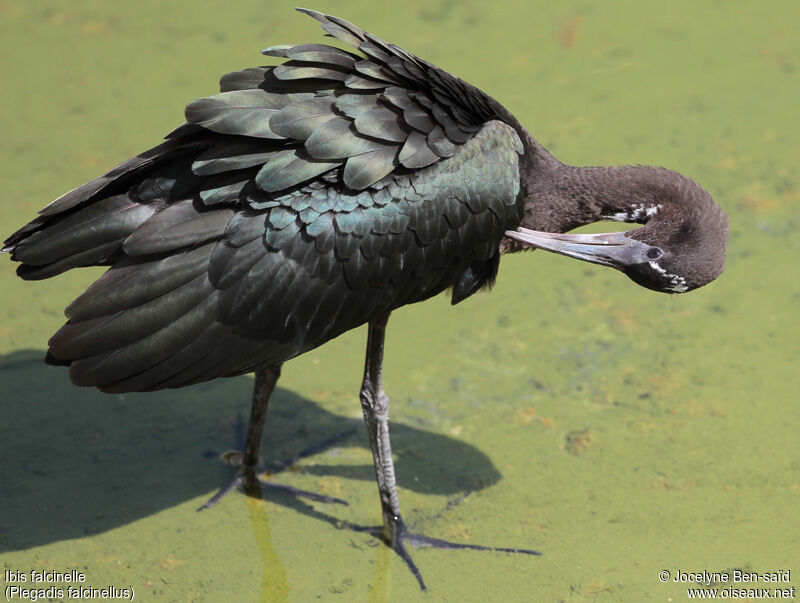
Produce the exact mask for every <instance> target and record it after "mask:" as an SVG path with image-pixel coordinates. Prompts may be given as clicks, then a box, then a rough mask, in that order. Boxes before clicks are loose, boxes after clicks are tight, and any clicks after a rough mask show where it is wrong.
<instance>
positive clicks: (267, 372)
mask: <svg viewBox="0 0 800 603" xmlns="http://www.w3.org/2000/svg"><path fill="white" fill-rule="evenodd" d="M280 376H281V365H280V364H276V365H273V366H269V367H266V368H263V369H259V370H257V371H256V372H255V383H254V385H253V403H252V405H251V406H250V421H249V423H248V424H247V437H246V439H245V441H244V447H243V450H239V451H234V452H233V453H232V454H228V455H226V457H227V459H226V460H227V461H228V462H229V463H230V464H231V465H234V466H238V467H240V468H241V471H240V473H239V475H237V476H236V477H235V478H234V479H233V481H231V482H230V483H229V484H228V485H226V486H224V487H223V488H221V489H220V491H219V492H217V493H216V494H215V495H214V496H212V497H211V498H210V499H209V500H208V501H207V502H206V503H204V504H203V505H202V506H201V507H200V508H199V509H197V510H198V511H202V510H204V509H208V508H210V507H213V506H214V505H216V504H217V503H218V502H219V501H220V500H222V499H223V498H224V497H225V495H227V494H228V493H229V492H231V491H232V490H234V489H236V488H238V487H240V486H246V487H247V489H249V490H252V489H253V488H255V486H257V485H258V484H260V485H262V486H266V487H267V488H271V489H273V490H279V491H281V492H287V493H289V494H293V495H295V496H299V497H302V498H308V499H311V500H315V501H317V502H325V503H339V504H343V505H346V504H347V503H346V502H345V501H343V500H341V499H339V498H334V497H332V496H325V495H322V494H316V493H314V492H309V491H307V490H300V489H299V488H294V487H292V486H284V485H281V484H277V483H275V482H273V481H271V480H269V479H267V477H265V476H262V475H260V474H259V472H258V470H257V468H258V463H259V460H260V459H259V457H258V450H259V448H260V447H261V436H262V434H263V432H264V423H265V422H266V419H267V409H268V408H269V398H270V396H271V395H272V392H273V390H274V389H275V384H276V383H277V382H278V378H279V377H280ZM346 435H349V434H346ZM340 439H342V436H340V437H338V438H333V439H331V440H328V441H326V442H324V443H323V444H321V445H319V444H318V445H316V446H313V447H311V448H307V449H306V450H304V451H303V452H301V453H300V454H299V455H297V456H296V457H294V458H293V459H291V460H290V461H289V462H286V463H281V464H280V465H281V469H285V468H286V467H289V466H291V464H292V463H294V462H296V461H298V460H300V459H301V458H304V457H306V456H311V455H312V454H314V453H316V452H319V451H320V450H322V449H324V448H327V447H328V446H330V445H332V444H334V443H336V442H337V441H338V440H340Z"/></svg>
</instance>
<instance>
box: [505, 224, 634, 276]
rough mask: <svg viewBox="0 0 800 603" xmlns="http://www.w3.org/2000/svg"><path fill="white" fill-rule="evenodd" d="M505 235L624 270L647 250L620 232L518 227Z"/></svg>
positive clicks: (526, 243)
mask: <svg viewBox="0 0 800 603" xmlns="http://www.w3.org/2000/svg"><path fill="white" fill-rule="evenodd" d="M505 234H506V236H507V237H509V238H510V239H514V240H515V241H519V242H520V243H524V244H525V245H530V246H531V247H537V248H538V249H545V250H547V251H552V252H553V253H560V254H561V255H566V256H569V257H571V258H577V259H579V260H584V261H586V262H592V263H594V264H601V265H603V266H610V267H612V268H616V269H617V270H624V268H625V267H626V266H630V265H631V264H635V263H638V262H641V261H642V259H643V257H644V256H643V254H644V252H646V251H647V250H648V249H649V246H648V245H647V244H646V243H642V242H641V241H637V240H636V239H630V238H628V237H626V236H625V233H624V232H604V233H602V234H561V233H555V232H541V231H538V230H528V229H527V228H522V227H520V228H518V229H517V230H507V231H506V233H505Z"/></svg>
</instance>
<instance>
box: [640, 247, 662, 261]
mask: <svg viewBox="0 0 800 603" xmlns="http://www.w3.org/2000/svg"><path fill="white" fill-rule="evenodd" d="M645 255H646V256H647V259H648V260H657V259H658V258H660V257H661V256H662V255H664V252H663V251H661V250H660V249H659V248H658V247H652V248H650V249H648V250H647V253H645Z"/></svg>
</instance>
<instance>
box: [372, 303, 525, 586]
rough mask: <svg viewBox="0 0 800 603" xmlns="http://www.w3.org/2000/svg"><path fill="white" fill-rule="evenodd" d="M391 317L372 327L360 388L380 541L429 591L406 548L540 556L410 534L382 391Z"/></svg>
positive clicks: (373, 322) (387, 397) (387, 404)
mask: <svg viewBox="0 0 800 603" xmlns="http://www.w3.org/2000/svg"><path fill="white" fill-rule="evenodd" d="M388 320H389V315H388V314H386V315H385V316H383V317H382V318H380V319H378V320H374V321H370V323H369V332H368V335H367V354H366V360H365V363H364V381H363V383H362V385H361V396H360V398H361V408H362V410H363V412H364V422H365V423H366V425H367V434H368V436H369V443H370V447H371V448H372V458H373V461H374V463H375V475H376V477H377V480H378V491H379V493H380V497H381V509H382V511H383V526H382V527H381V531H380V537H381V538H382V540H384V541H385V542H386V543H387V544H388V545H389V546H391V547H392V548H393V549H394V550H395V552H396V553H397V554H398V555H400V557H401V558H402V559H403V560H404V561H405V562H406V564H407V565H408V568H409V569H410V570H411V572H412V573H413V574H414V576H415V577H416V579H417V581H418V582H419V586H420V588H421V589H422V590H423V591H426V590H427V588H426V586H425V581H424V580H423V579H422V574H421V573H420V571H419V568H418V567H417V565H416V563H414V560H413V559H412V558H411V555H410V554H409V552H408V549H407V548H406V544H409V545H412V546H415V547H423V546H424V547H433V548H439V549H470V550H473V551H498V552H504V553H523V554H528V555H539V554H540V553H539V552H537V551H533V550H530V549H517V548H501V547H489V546H481V545H476V544H460V543H456V542H448V541H447V540H441V539H439V538H431V537H429V536H423V535H422V534H413V533H411V532H409V531H408V529H407V528H406V525H405V523H404V522H403V518H402V516H401V514H400V501H399V498H398V495H397V480H396V479H395V472H394V461H393V460H392V446H391V442H390V441H389V396H387V395H386V392H385V391H384V389H383V344H384V338H385V334H386V323H387V322H388Z"/></svg>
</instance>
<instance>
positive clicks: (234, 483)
mask: <svg viewBox="0 0 800 603" xmlns="http://www.w3.org/2000/svg"><path fill="white" fill-rule="evenodd" d="M353 433H355V430H350V431H347V432H345V433H342V434H339V435H338V436H334V437H332V438H329V439H327V440H325V441H324V442H321V443H319V444H314V445H313V446H309V447H308V448H305V449H304V450H302V451H301V452H300V453H299V454H297V455H296V456H293V457H292V458H290V459H287V460H285V461H274V462H272V463H270V464H269V465H267V466H266V467H265V468H264V469H262V470H258V469H257V467H255V466H252V465H251V466H248V465H245V464H244V453H243V452H242V451H241V450H231V451H228V452H225V453H224V454H222V456H221V458H222V460H223V461H224V462H225V463H226V464H227V465H230V466H232V467H237V468H239V474H238V475H237V476H236V477H235V478H234V479H233V480H231V482H230V483H228V484H227V485H225V486H223V487H222V488H220V489H219V491H218V492H217V493H216V494H215V495H214V496H212V497H211V498H209V499H208V500H207V501H206V502H205V503H203V504H202V505H201V506H200V507H198V509H197V510H198V511H204V510H205V509H210V508H211V507H213V506H215V505H216V504H217V503H218V502H219V501H221V500H222V499H223V498H225V496H227V495H228V494H229V493H230V492H232V491H234V490H237V489H239V488H244V489H245V491H248V490H253V489H255V487H256V486H260V487H264V488H268V489H270V490H273V491H277V492H282V493H285V494H291V495H292V496H296V497H299V498H306V499H309V500H313V501H315V502H322V503H335V504H339V505H347V501H345V500H342V499H341V498H336V497H334V496H327V495H325V494H317V493H316V492H310V491H308V490H302V489H300V488H295V487H294V486H285V485H283V484H277V483H275V482H274V481H272V480H271V479H270V478H271V477H272V476H273V475H275V474H277V473H281V472H283V471H286V470H287V469H290V468H291V467H293V466H294V465H296V464H297V463H298V462H299V461H300V460H302V459H304V458H306V457H309V456H312V455H314V454H317V453H319V452H322V451H323V450H326V449H327V448H330V447H331V446H334V445H335V444H337V443H339V442H340V441H342V440H344V439H345V438H348V437H350V436H351V435H353ZM254 491H256V492H258V491H259V490H258V489H255V490H254Z"/></svg>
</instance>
